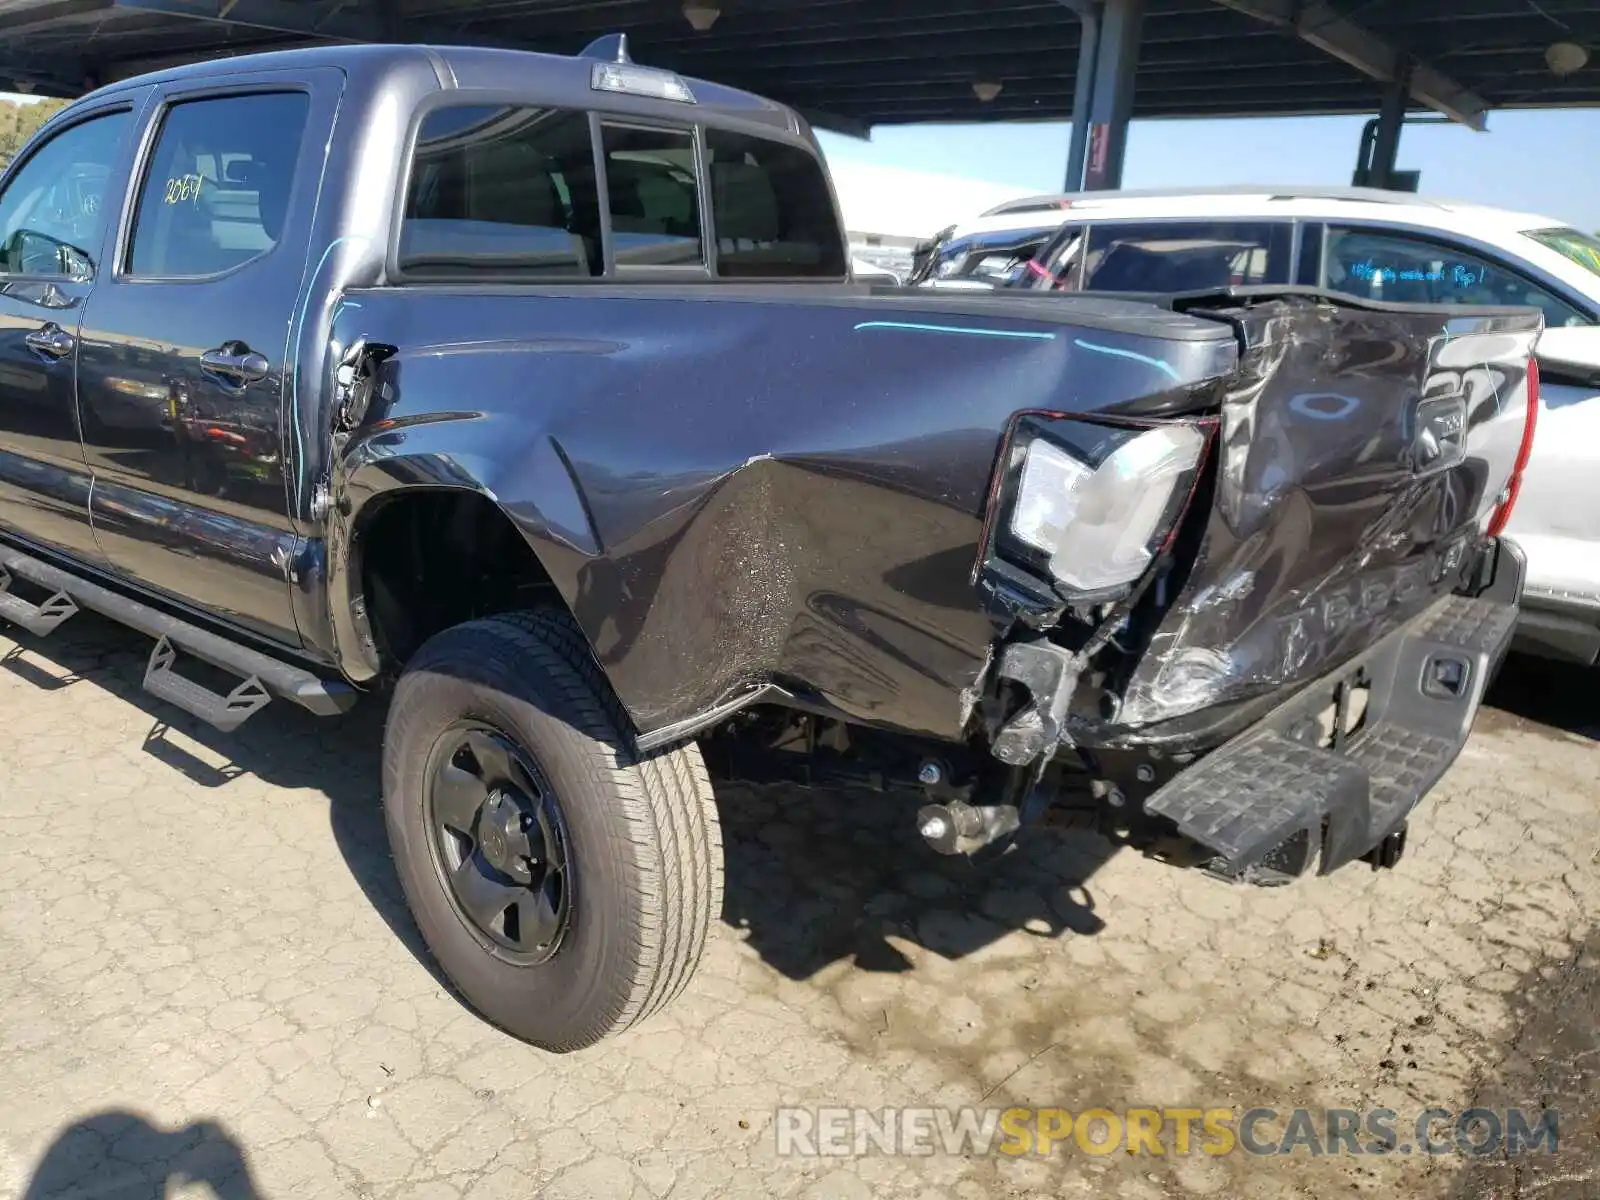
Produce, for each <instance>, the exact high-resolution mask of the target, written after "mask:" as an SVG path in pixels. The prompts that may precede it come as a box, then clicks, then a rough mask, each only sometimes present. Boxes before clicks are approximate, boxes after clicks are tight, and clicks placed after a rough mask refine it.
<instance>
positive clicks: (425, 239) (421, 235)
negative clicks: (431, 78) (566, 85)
mask: <svg viewBox="0 0 1600 1200" xmlns="http://www.w3.org/2000/svg"><path fill="white" fill-rule="evenodd" d="M597 195H598V193H597V189H596V188H595V179H594V150H593V141H592V140H591V138H590V136H589V118H588V116H587V115H586V114H584V113H581V112H572V111H569V110H566V109H555V108H533V107H522V106H505V105H470V106H469V105H456V106H451V107H446V108H437V109H434V110H433V111H432V112H431V113H429V114H428V115H427V117H425V118H424V119H423V122H422V128H421V130H420V131H419V132H418V134H417V145H416V150H415V153H414V156H413V160H412V167H411V184H410V189H409V191H408V192H407V195H406V210H405V219H404V221H402V223H401V226H400V255H399V257H400V268H401V270H403V271H406V272H408V273H410V274H414V275H459V274H462V273H468V274H495V275H513V276H533V277H537V278H541V279H542V278H557V279H559V278H571V277H574V276H589V275H598V274H600V272H601V268H602V262H601V258H600V205H599V201H598V198H597Z"/></svg>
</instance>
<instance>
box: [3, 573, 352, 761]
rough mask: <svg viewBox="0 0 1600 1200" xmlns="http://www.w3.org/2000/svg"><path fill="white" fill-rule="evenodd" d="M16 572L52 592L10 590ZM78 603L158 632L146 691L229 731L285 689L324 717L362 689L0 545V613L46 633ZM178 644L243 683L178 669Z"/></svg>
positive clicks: (286, 695)
mask: <svg viewBox="0 0 1600 1200" xmlns="http://www.w3.org/2000/svg"><path fill="white" fill-rule="evenodd" d="M13 576H15V577H17V578H20V579H26V580H28V581H29V582H30V583H34V584H37V585H38V586H40V587H43V588H48V589H50V591H51V592H52V593H53V594H52V595H51V596H50V597H49V599H47V600H45V601H44V603H42V604H38V605H35V604H30V603H29V602H28V601H26V600H24V599H22V598H21V597H20V596H16V595H13V594H12V593H11V592H10V591H9V590H7V589H9V587H10V584H11V579H12V577H13ZM80 607H81V608H87V609H91V610H93V611H94V612H97V613H100V614H102V615H104V616H107V617H110V618H111V619H112V620H113V621H118V622H120V623H122V624H123V625H127V626H128V627H129V628H132V629H137V630H139V632H141V633H145V634H148V635H149V636H150V637H153V638H155V639H156V646H155V649H154V651H153V652H152V653H151V655H150V665H149V667H148V668H147V669H146V670H145V675H144V687H145V690H146V691H147V692H149V693H150V694H151V695H153V696H156V697H158V698H160V699H162V700H165V701H167V702H168V703H169V704H173V705H176V706H177V707H178V708H181V709H183V711H184V712H187V713H189V714H190V715H192V716H195V717H198V718H199V719H200V720H202V721H205V722H207V723H208V724H210V725H214V726H216V727H217V728H218V729H221V730H224V731H232V730H234V729H237V728H238V727H239V726H240V725H242V724H244V722H245V721H246V720H248V719H249V718H250V717H252V716H254V715H255V714H256V713H258V712H260V711H261V709H262V708H263V707H264V706H265V705H266V704H267V702H268V701H269V700H270V699H271V698H272V697H273V696H281V697H282V698H283V699H285V700H288V701H291V702H292V703H294V704H298V705H299V706H300V707H301V708H303V709H305V710H306V711H307V712H312V713H315V714H316V715H317V716H319V717H331V716H335V715H337V714H339V713H342V712H348V711H349V710H350V708H351V707H353V706H354V704H355V702H356V698H357V697H358V696H359V694H360V693H358V692H357V691H356V689H355V688H353V687H351V686H350V685H349V684H348V683H346V682H344V681H343V680H341V679H323V678H322V677H320V676H318V675H315V674H313V673H312V672H310V671H308V670H306V669H305V668H304V667H299V666H295V665H294V664H292V663H287V662H284V661H283V660H282V659H278V658H273V657H271V656H270V655H266V654H262V653H261V652H260V651H257V650H253V649H251V648H250V647H248V646H243V645H240V644H239V643H238V642H234V641H230V640H229V639H227V638H225V637H221V636H219V635H218V634H215V633H212V632H211V631H210V630H207V629H202V628H200V626H198V625H194V624H191V623H190V622H188V621H185V620H183V618H181V617H175V616H173V615H172V614H171V613H166V612H162V611H161V610H160V609H156V608H152V607H150V606H149V605H147V604H141V603H139V602H138V601H137V600H133V599H130V598H129V597H127V596H124V595H123V594H122V593H120V592H114V591H112V590H111V589H110V588H105V587H101V586H100V585H99V584H97V583H91V582H90V581H89V580H87V579H84V578H82V577H81V576H78V575H73V574H70V573H69V572H67V571H63V570H61V569H60V568H59V567H53V566H51V565H50V564H49V563H45V562H41V561H40V560H39V559H36V558H34V557H32V556H31V555H28V554H24V553H23V552H22V551H20V550H17V549H14V548H13V547H11V546H3V545H0V618H4V619H5V620H7V621H11V622H14V623H15V624H17V625H20V626H22V628H24V629H26V630H27V631H28V632H29V633H33V634H36V635H41V636H42V635H44V634H48V633H50V632H51V631H52V630H54V629H55V628H56V627H57V626H59V625H60V624H61V623H62V622H63V621H65V620H66V619H67V618H68V617H70V616H72V615H73V614H74V613H76V612H77V611H78V609H79V608H80ZM179 651H182V652H184V653H186V654H191V655H193V656H194V657H195V658H198V659H200V660H201V661H202V662H207V663H210V664H211V665H212V666H213V667H216V668H218V669H219V670H222V671H227V672H230V673H232V674H234V675H238V676H239V677H240V678H241V679H242V682H241V683H240V684H239V685H238V686H237V687H235V688H233V689H232V690H231V691H229V692H227V693H222V692H216V691H212V690H211V689H210V688H208V687H205V686H204V685H202V684H199V683H196V682H194V681H193V680H190V679H185V678H183V677H182V676H180V675H178V674H177V673H176V672H175V671H174V670H173V667H174V666H175V665H176V662H177V658H178V652H179Z"/></svg>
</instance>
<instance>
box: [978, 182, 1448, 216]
mask: <svg viewBox="0 0 1600 1200" xmlns="http://www.w3.org/2000/svg"><path fill="white" fill-rule="evenodd" d="M1179 196H1263V197H1265V198H1266V199H1268V200H1363V201H1365V202H1367V203H1369V204H1422V205H1427V206H1428V207H1431V208H1442V207H1444V206H1443V205H1441V204H1439V203H1438V202H1437V201H1433V200H1425V199H1423V198H1422V197H1420V196H1418V195H1417V194H1416V193H1415V192H1391V191H1386V190H1384V189H1383V188H1366V187H1296V186H1290V187H1274V186H1272V185H1270V184H1259V183H1245V184H1230V185H1227V186H1224V187H1186V188H1185V187H1167V188H1138V189H1133V188H1130V189H1128V190H1126V191H1102V192H1060V193H1057V194H1054V195H1040V196H1025V197H1023V198H1022V199H1020V200H1008V201H1006V202H1005V203H1004V204H997V205H995V206H994V207H993V208H991V209H989V210H988V211H986V212H984V213H983V214H981V215H982V216H985V217H1003V216H1006V215H1008V214H1011V213H1025V212H1046V211H1049V210H1051V209H1062V208H1079V207H1089V206H1091V205H1094V204H1103V203H1107V202H1111V201H1117V200H1157V199H1164V198H1167V197H1179Z"/></svg>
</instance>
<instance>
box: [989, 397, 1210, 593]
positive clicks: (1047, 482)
mask: <svg viewBox="0 0 1600 1200" xmlns="http://www.w3.org/2000/svg"><path fill="white" fill-rule="evenodd" d="M1068 424H1069V425H1070V426H1073V427H1076V428H1077V429H1079V430H1083V429H1086V428H1088V429H1093V431H1094V432H1093V433H1092V434H1091V435H1089V436H1083V437H1077V438H1072V439H1069V440H1071V441H1073V442H1076V443H1077V444H1076V445H1074V446H1072V448H1071V449H1069V448H1068V445H1067V444H1065V440H1064V441H1062V442H1058V441H1056V440H1054V439H1052V438H1051V437H1049V436H1046V435H1045V434H1044V433H1042V432H1035V433H1034V436H1033V437H1032V438H1031V439H1029V440H1027V441H1026V442H1025V443H1019V445H1020V447H1021V449H1020V454H1021V468H1020V470H1019V471H1018V472H1017V474H1016V477H1015V478H1016V482H1015V487H1014V490H1013V491H1012V492H1011V495H1010V507H1009V512H1008V514H1007V517H1006V529H1007V531H1008V533H1009V535H1010V538H1011V539H1013V540H1014V541H1015V542H1016V543H1017V544H1019V545H1020V546H1021V547H1023V548H1025V551H1026V552H1029V553H1027V557H1029V558H1034V559H1036V560H1042V561H1041V562H1040V564H1039V565H1043V566H1045V567H1046V568H1047V569H1048V570H1049V573H1050V575H1051V576H1052V578H1053V579H1054V580H1055V582H1056V583H1057V584H1058V585H1059V588H1060V590H1063V591H1064V592H1068V593H1074V594H1083V595H1093V594H1097V593H1105V592H1108V591H1111V590H1114V589H1117V588H1121V587H1124V586H1126V585H1127V584H1130V583H1133V582H1134V581H1135V580H1136V579H1138V578H1139V576H1141V575H1142V574H1144V572H1145V569H1146V568H1147V567H1149V565H1150V563H1151V562H1152V560H1153V559H1154V558H1155V556H1156V554H1157V553H1158V552H1159V551H1160V549H1161V547H1162V545H1163V543H1164V542H1165V540H1166V538H1167V536H1168V534H1170V533H1171V531H1172V530H1173V528H1174V525H1175V523H1176V521H1177V518H1178V516H1179V515H1180V513H1181V511H1182V507H1183V505H1184V503H1185V502H1186V501H1187V500H1188V497H1189V494H1190V492H1191V491H1192V489H1193V486H1194V479H1195V472H1196V470H1197V469H1198V467H1199V464H1200V459H1201V455H1202V454H1203V453H1204V451H1205V446H1206V437H1207V435H1206V431H1205V429H1204V428H1203V427H1201V426H1198V425H1195V424H1191V423H1186V422H1172V423H1170V424H1162V425H1158V426H1155V427H1153V428H1148V429H1143V430H1128V429H1108V428H1105V427H1093V426H1087V425H1086V424H1085V423H1083V422H1070V423H1068ZM1013 462H1015V458H1013Z"/></svg>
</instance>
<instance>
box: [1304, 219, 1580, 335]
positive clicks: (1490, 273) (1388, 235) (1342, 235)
mask: <svg viewBox="0 0 1600 1200" xmlns="http://www.w3.org/2000/svg"><path fill="white" fill-rule="evenodd" d="M1323 264H1324V266H1323V270H1324V276H1323V280H1322V283H1323V286H1324V287H1327V288H1329V289H1331V290H1333V291H1338V292H1347V293H1349V294H1351V295H1355V296H1360V297H1362V298H1364V299H1368V300H1389V301H1396V302H1399V303H1403V304H1487V305H1494V306H1499V305H1515V306H1517V307H1529V308H1537V309H1539V310H1540V311H1542V312H1543V313H1544V320H1545V324H1546V325H1587V324H1589V322H1588V320H1587V319H1586V318H1585V317H1584V316H1583V315H1582V314H1580V313H1579V312H1578V311H1577V309H1575V308H1574V307H1573V306H1572V305H1571V304H1568V303H1567V302H1566V301H1565V300H1562V299H1561V298H1559V297H1558V296H1556V295H1554V294H1552V293H1551V292H1549V291H1548V290H1546V289H1545V288H1543V287H1541V286H1539V285H1538V284H1536V283H1534V282H1533V281H1532V280H1530V279H1528V278H1526V277H1524V276H1523V275H1521V274H1520V273H1518V272H1517V271H1514V270H1512V269H1511V268H1509V267H1506V266H1504V265H1502V264H1499V263H1495V262H1491V261H1489V260H1488V259H1486V258H1484V257H1483V256H1481V255H1479V254H1476V253H1474V252H1473V251H1470V250H1467V249H1465V248H1464V247H1461V246H1456V245H1452V244H1450V243H1448V242H1444V241H1439V240H1435V239H1433V238H1428V237H1423V236H1419V235H1416V234H1411V233H1406V232H1402V231H1398V230H1383V229H1368V228H1340V227H1338V226H1329V228H1328V231H1327V252H1326V254H1325V255H1324V257H1323Z"/></svg>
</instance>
